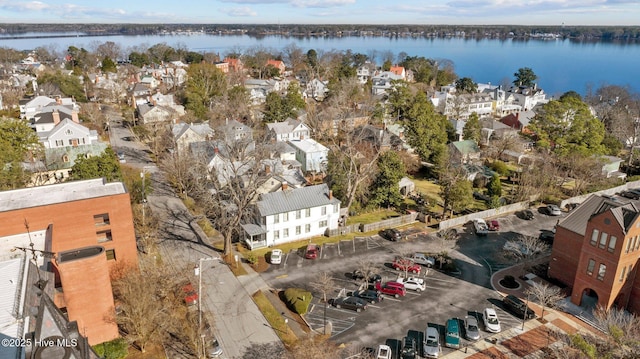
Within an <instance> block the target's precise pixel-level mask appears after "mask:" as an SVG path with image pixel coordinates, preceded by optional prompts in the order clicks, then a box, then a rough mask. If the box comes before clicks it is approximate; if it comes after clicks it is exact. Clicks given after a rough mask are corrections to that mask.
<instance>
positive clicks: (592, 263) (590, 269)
mask: <svg viewBox="0 0 640 359" xmlns="http://www.w3.org/2000/svg"><path fill="white" fill-rule="evenodd" d="M595 267H596V261H594V260H593V259H589V264H587V274H588V275H592V274H593V268H595Z"/></svg>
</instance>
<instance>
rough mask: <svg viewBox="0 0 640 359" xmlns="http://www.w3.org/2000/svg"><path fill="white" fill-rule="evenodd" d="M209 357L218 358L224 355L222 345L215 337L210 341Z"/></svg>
mask: <svg viewBox="0 0 640 359" xmlns="http://www.w3.org/2000/svg"><path fill="white" fill-rule="evenodd" d="M208 352H209V358H217V357H219V356H221V355H222V347H221V346H220V343H219V342H218V339H216V338H215V337H214V338H213V339H212V340H211V341H210V342H209V350H208Z"/></svg>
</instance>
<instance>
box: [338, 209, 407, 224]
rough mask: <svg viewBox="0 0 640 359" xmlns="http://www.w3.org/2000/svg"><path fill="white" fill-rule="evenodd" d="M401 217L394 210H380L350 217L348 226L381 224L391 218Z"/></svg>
mask: <svg viewBox="0 0 640 359" xmlns="http://www.w3.org/2000/svg"><path fill="white" fill-rule="evenodd" d="M399 215H400V213H398V212H397V211H395V210H392V209H380V210H376V211H372V212H368V213H361V214H359V215H357V216H352V217H349V218H347V225H350V224H354V223H363V224H369V223H374V222H380V221H382V220H385V219H389V218H391V217H395V216H399Z"/></svg>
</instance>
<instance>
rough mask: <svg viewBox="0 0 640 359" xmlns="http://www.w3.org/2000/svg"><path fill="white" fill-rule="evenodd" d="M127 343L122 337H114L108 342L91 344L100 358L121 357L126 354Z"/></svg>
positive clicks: (115, 358)
mask: <svg viewBox="0 0 640 359" xmlns="http://www.w3.org/2000/svg"><path fill="white" fill-rule="evenodd" d="M128 348H129V344H128V343H127V341H126V340H125V339H123V338H118V339H114V340H112V341H109V342H104V343H102V344H97V345H94V346H93V350H94V351H95V352H96V354H98V356H99V357H100V358H105V359H122V358H124V357H126V356H127V354H128Z"/></svg>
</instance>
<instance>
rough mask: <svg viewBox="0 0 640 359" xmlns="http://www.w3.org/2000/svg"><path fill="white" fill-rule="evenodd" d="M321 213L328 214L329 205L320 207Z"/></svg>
mask: <svg viewBox="0 0 640 359" xmlns="http://www.w3.org/2000/svg"><path fill="white" fill-rule="evenodd" d="M320 214H321V215H323V216H324V215H326V214H327V207H326V206H322V208H321V209H320Z"/></svg>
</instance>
